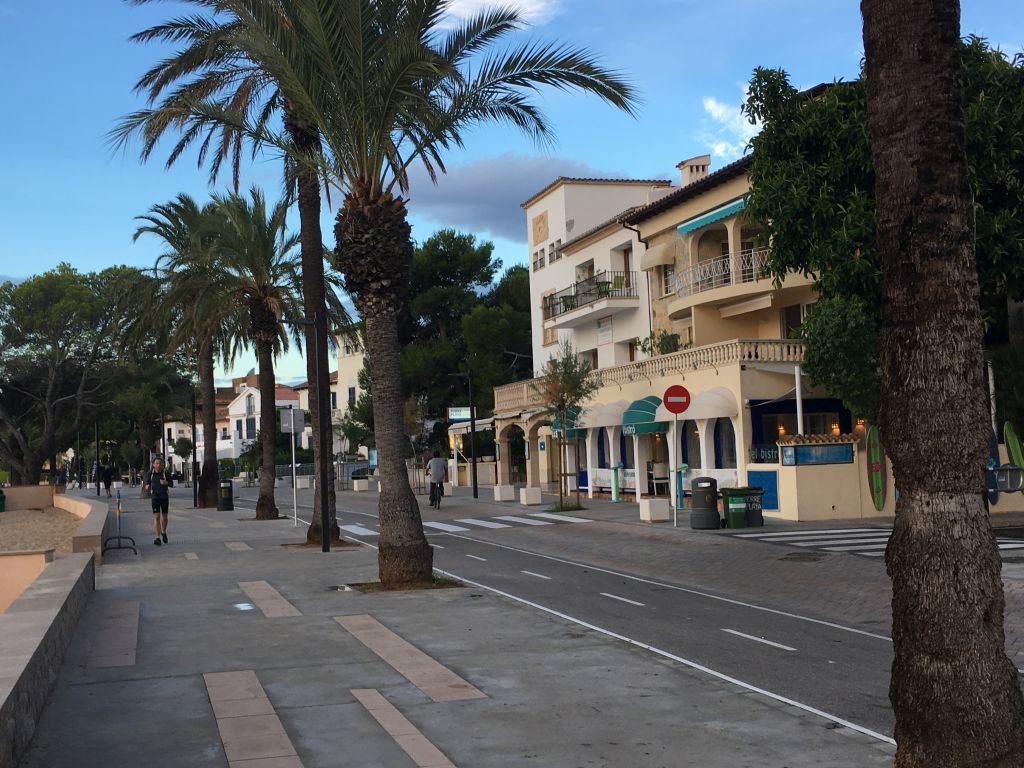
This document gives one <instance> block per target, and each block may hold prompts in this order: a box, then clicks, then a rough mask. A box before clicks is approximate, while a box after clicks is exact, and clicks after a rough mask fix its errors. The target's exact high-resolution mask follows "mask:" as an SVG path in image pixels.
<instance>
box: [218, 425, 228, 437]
mask: <svg viewBox="0 0 1024 768" xmlns="http://www.w3.org/2000/svg"><path fill="white" fill-rule="evenodd" d="M220 439H221V440H227V439H228V428H227V427H221V428H220Z"/></svg>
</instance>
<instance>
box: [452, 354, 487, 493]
mask: <svg viewBox="0 0 1024 768" xmlns="http://www.w3.org/2000/svg"><path fill="white" fill-rule="evenodd" d="M448 375H449V376H452V377H453V378H458V379H465V380H466V385H467V387H468V388H469V461H470V468H469V471H470V475H471V476H472V478H473V498H474V499H477V498H479V497H480V492H479V488H478V486H477V481H476V406H475V405H474V403H473V377H472V374H471V373H470V372H469V371H467V372H466V373H450V374H448ZM457 467H458V461H457V459H456V468H457Z"/></svg>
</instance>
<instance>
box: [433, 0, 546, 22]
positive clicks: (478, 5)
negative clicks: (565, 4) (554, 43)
mask: <svg viewBox="0 0 1024 768" xmlns="http://www.w3.org/2000/svg"><path fill="white" fill-rule="evenodd" d="M560 5H561V0H505V2H500V1H499V0H451V1H450V2H449V4H448V14H449V15H450V16H454V17H455V18H457V19H459V20H460V21H461V20H463V19H468V18H470V17H471V16H473V15H474V14H476V13H479V12H480V11H482V10H484V9H487V8H495V7H498V6H511V7H513V8H515V9H516V10H517V11H519V13H520V15H521V16H522V17H523V19H524V20H525V21H528V22H530V23H531V24H543V23H544V22H546V21H549V20H550V19H551V18H552V17H553V16H554V15H555V14H557V13H558V11H559V6H560Z"/></svg>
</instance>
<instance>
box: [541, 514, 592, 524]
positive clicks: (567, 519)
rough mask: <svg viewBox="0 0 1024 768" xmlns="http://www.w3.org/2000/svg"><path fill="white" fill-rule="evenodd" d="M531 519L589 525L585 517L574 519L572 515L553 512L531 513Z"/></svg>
mask: <svg viewBox="0 0 1024 768" xmlns="http://www.w3.org/2000/svg"><path fill="white" fill-rule="evenodd" d="M529 515H530V517H543V518H544V519H546V520H558V521H559V522H561V523H589V522H590V521H589V520H587V519H586V518H585V517H572V516H571V515H555V514H552V513H551V512H530V513H529Z"/></svg>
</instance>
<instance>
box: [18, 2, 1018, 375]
mask: <svg viewBox="0 0 1024 768" xmlns="http://www.w3.org/2000/svg"><path fill="white" fill-rule="evenodd" d="M504 2H507V3H510V4H511V5H514V6H517V7H518V8H519V9H520V11H521V12H522V13H523V15H524V16H525V17H526V18H528V19H529V20H530V22H531V26H530V28H529V29H528V30H526V31H525V32H523V33H522V35H523V36H526V37H529V38H532V39H539V40H557V41H562V42H566V43H569V44H573V45H578V46H584V47H587V48H590V49H591V50H592V51H593V52H595V53H596V54H597V55H598V57H599V58H600V60H601V61H602V63H603V64H604V65H605V66H607V67H610V68H612V69H615V70H617V71H619V72H621V73H622V74H623V75H624V76H625V77H626V78H628V79H629V80H630V82H632V83H633V84H634V85H635V86H636V87H637V88H638V90H639V93H640V98H641V100H642V103H641V104H640V106H639V109H638V112H637V115H636V117H630V116H628V115H624V114H622V113H618V112H616V111H615V110H613V109H612V108H611V107H609V106H607V105H606V104H604V103H603V102H601V101H600V100H598V99H597V98H595V97H587V96H582V95H579V94H573V93H569V94H566V93H558V92H554V93H552V92H546V93H543V94H542V95H541V96H539V97H538V100H539V103H540V104H541V106H542V108H543V110H544V112H545V114H546V115H547V118H548V120H549V123H550V124H551V125H553V126H554V129H555V132H556V134H557V143H555V144H554V145H553V146H550V147H538V146H536V145H535V144H534V143H533V142H532V141H531V140H529V139H527V138H525V137H523V136H521V135H518V134H516V133H515V132H514V131H512V130H511V129H509V128H505V127H500V126H497V127H495V126H491V127H481V128H478V129H476V130H474V131H473V132H472V133H471V134H470V135H469V136H468V140H467V146H466V148H465V150H464V151H460V152H458V153H457V154H453V155H451V156H449V158H448V166H449V173H448V174H447V176H445V177H443V178H442V179H441V180H440V181H439V183H438V184H437V185H436V186H434V185H432V184H431V183H430V181H429V180H428V179H426V178H425V177H424V176H423V175H422V174H417V175H414V177H413V179H412V188H411V193H410V201H409V209H410V212H411V222H412V225H413V237H414V238H415V239H416V240H418V241H422V240H424V239H426V238H427V237H429V236H430V234H431V233H433V232H434V231H436V230H437V229H440V228H442V227H454V228H457V229H461V230H464V231H468V232H472V233H474V234H476V235H477V236H478V237H480V238H482V239H487V240H491V241H493V242H494V244H495V253H496V255H497V256H498V258H500V259H501V260H502V262H503V264H504V265H505V266H506V267H507V266H511V265H513V264H522V263H525V262H526V258H527V246H526V221H525V218H524V213H523V211H522V209H521V208H520V203H522V202H523V201H524V200H526V199H527V198H528V197H530V196H531V195H532V194H533V193H534V192H536V191H538V190H539V189H541V188H542V187H544V186H545V185H547V184H548V183H549V182H550V181H551V180H553V179H554V178H555V177H556V176H560V175H565V176H599V177H626V176H628V177H634V178H664V179H671V180H677V176H678V172H677V171H676V170H675V165H676V163H678V162H679V161H680V160H683V159H684V158H688V157H692V156H694V155H699V154H704V153H708V154H711V156H712V170H714V168H715V167H720V166H721V165H724V164H725V163H727V162H729V161H731V160H734V159H736V158H737V157H739V156H740V155H741V154H742V153H743V151H744V147H745V145H746V142H747V141H748V140H749V138H750V137H751V135H752V132H753V130H754V129H753V128H752V126H750V125H749V124H748V123H747V122H746V120H745V119H744V117H743V116H742V114H741V112H740V105H741V104H742V102H743V97H744V86H745V84H746V83H747V82H748V81H749V79H750V76H751V73H752V71H753V69H754V68H755V67H759V66H761V67H779V68H783V69H785V70H786V71H787V72H789V74H790V77H791V81H792V82H793V84H794V85H796V86H797V87H807V86H811V85H815V84H817V83H820V82H829V81H832V80H835V79H850V78H852V77H855V76H856V74H857V72H858V69H859V66H860V61H861V57H862V55H863V46H862V42H861V24H860V15H859V10H858V9H859V3H857V2H855V0H714V1H713V2H707V1H706V0H705V1H701V2H698V0H628V2H627V1H625V0H504ZM490 4H492V3H490V2H488V0H452V3H451V7H450V12H451V14H452V16H453V18H455V17H458V16H465V15H467V14H471V13H472V12H474V11H475V10H478V9H479V8H481V7H483V6H485V5H490ZM187 10H188V9H187V6H185V5H184V4H182V3H178V2H174V1H173V0H168V1H167V2H152V3H148V4H146V5H143V6H141V7H140V6H135V5H132V4H129V3H128V2H123V1H122V0H0V88H2V93H3V94H4V101H3V103H4V113H5V116H4V118H3V119H0V279H4V278H14V279H20V278H25V277H27V276H29V275H32V274H38V273H40V272H44V271H46V270H47V269H51V268H52V267H54V266H56V265H57V264H59V263H60V262H62V261H66V262H69V263H70V264H72V265H73V266H75V267H76V268H78V269H80V270H83V271H89V270H98V269H103V268H105V267H108V266H111V265H114V264H129V265H134V266H139V267H146V266H151V265H152V264H153V261H154V259H155V258H156V256H157V255H158V254H159V253H160V247H159V243H158V242H156V241H155V240H146V239H141V240H139V241H137V242H134V243H133V242H132V235H133V233H134V231H135V228H136V227H137V222H136V221H135V217H136V216H139V215H140V214H143V213H145V212H146V211H147V210H148V209H149V208H150V207H151V206H153V205H155V204H158V203H161V202H165V201H167V200H170V199H171V198H173V197H174V196H175V195H177V194H178V193H179V192H188V193H189V194H191V195H193V196H195V197H196V198H199V199H204V198H205V197H207V196H208V195H209V194H210V192H211V191H217V192H223V191H226V190H225V189H224V187H223V186H219V187H215V188H211V187H210V186H209V184H208V174H207V173H206V171H205V170H202V169H198V168H197V166H196V157H195V155H194V154H189V155H186V156H184V157H182V158H181V159H180V160H179V161H178V163H177V164H176V165H175V166H173V167H172V168H170V169H166V168H165V167H164V160H165V158H166V151H164V152H163V153H161V152H160V151H159V150H158V151H157V153H156V154H155V156H154V158H153V159H151V160H150V161H149V163H148V164H146V165H141V164H140V162H139V160H138V153H137V147H132V148H130V149H129V151H128V152H127V153H114V152H113V151H112V150H111V149H110V148H109V146H108V145H107V141H106V135H107V133H108V131H110V130H111V128H112V127H113V126H114V124H115V123H116V121H117V119H118V118H119V117H120V116H122V115H124V114H126V113H127V112H129V111H131V110H134V109H138V108H139V107H141V106H143V103H142V100H141V98H140V97H139V96H137V95H136V94H134V93H133V91H132V87H133V85H134V83H135V82H136V80H137V79H138V77H139V76H140V75H141V74H142V72H143V71H145V69H147V68H148V67H150V66H152V64H153V63H154V62H156V61H157V60H158V59H159V58H160V57H161V56H163V55H167V53H168V52H169V49H165V48H161V47H160V46H157V45H152V44H150V45H139V44H134V43H130V42H129V41H128V37H129V36H130V35H131V34H133V33H134V32H137V31H139V30H141V29H144V28H146V27H148V26H150V25H153V24H157V23H159V22H161V21H163V20H165V19H167V18H169V17H171V16H174V15H177V14H180V13H182V12H185V11H187ZM962 31H963V34H964V35H967V34H970V33H973V34H978V35H981V36H983V37H986V38H988V40H989V41H990V42H991V43H993V44H997V45H999V46H1000V47H1001V48H1002V49H1003V50H1004V51H1007V52H1018V51H1021V50H1022V49H1024V8H1022V6H1021V5H1020V2H1019V0H963V2H962ZM165 149H166V147H165ZM280 170H281V160H280V158H279V157H277V156H275V155H272V154H267V155H264V156H260V157H257V158H256V159H255V160H254V161H253V162H252V163H251V164H249V165H248V166H247V167H245V168H244V170H243V178H242V183H243V185H244V186H246V187H247V186H250V185H253V184H256V185H259V186H261V187H263V188H264V189H265V190H266V191H267V193H268V196H270V197H271V198H274V197H276V196H277V195H278V194H279V192H280ZM334 201H335V203H337V197H335V198H334ZM335 214H336V209H335V210H328V209H325V211H324V233H325V238H326V240H327V242H328V244H329V245H331V244H333V218H334V215H335ZM293 224H294V226H295V227H297V226H298V220H297V216H296V217H294V218H293ZM144 310H145V308H140V311H144ZM253 366H255V357H254V356H248V357H246V358H243V359H242V360H241V361H240V362H239V364H238V365H237V366H236V368H235V370H234V371H233V373H234V374H236V375H242V374H244V373H245V372H246V371H247V370H248V369H249V368H251V367H253ZM278 372H279V377H280V378H281V380H282V381H295V380H301V379H304V378H305V364H304V362H303V361H302V359H301V357H299V356H298V355H297V354H295V353H291V354H289V355H287V356H285V357H284V358H282V359H281V360H280V361H279V363H278ZM229 373H231V372H227V371H221V372H220V375H221V376H226V375H228V374H229Z"/></svg>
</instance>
